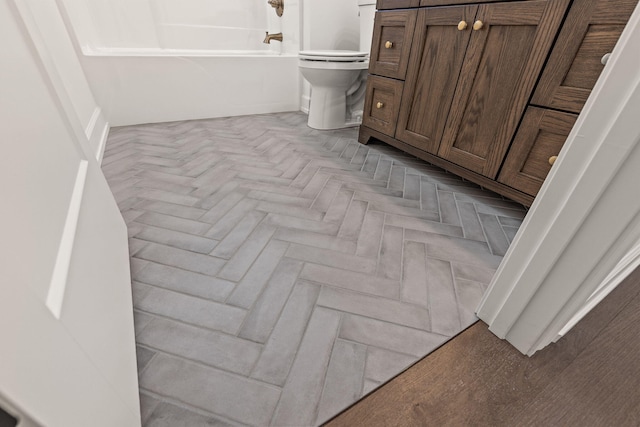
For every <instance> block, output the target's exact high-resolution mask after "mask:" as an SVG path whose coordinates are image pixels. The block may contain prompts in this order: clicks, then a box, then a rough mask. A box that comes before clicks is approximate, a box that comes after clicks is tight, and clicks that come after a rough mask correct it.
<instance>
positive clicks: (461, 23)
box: [458, 21, 467, 31]
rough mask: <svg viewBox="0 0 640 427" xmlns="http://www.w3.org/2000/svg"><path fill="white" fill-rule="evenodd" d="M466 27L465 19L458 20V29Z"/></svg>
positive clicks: (461, 29)
mask: <svg viewBox="0 0 640 427" xmlns="http://www.w3.org/2000/svg"><path fill="white" fill-rule="evenodd" d="M466 29H467V21H460V22H459V23H458V30H459V31H463V30H466Z"/></svg>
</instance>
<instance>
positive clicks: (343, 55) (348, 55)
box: [298, 50, 369, 62]
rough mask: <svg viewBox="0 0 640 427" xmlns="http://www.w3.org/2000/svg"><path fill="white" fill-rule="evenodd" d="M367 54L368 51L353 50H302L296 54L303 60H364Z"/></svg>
mask: <svg viewBox="0 0 640 427" xmlns="http://www.w3.org/2000/svg"><path fill="white" fill-rule="evenodd" d="M368 55H369V53H368V52H358V51H355V50H303V51H300V53H299V55H298V56H299V58H300V59H301V60H303V61H318V62H320V61H324V62H364V61H366V60H367V59H368V58H367V57H368Z"/></svg>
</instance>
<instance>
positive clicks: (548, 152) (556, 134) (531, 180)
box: [498, 107, 578, 196]
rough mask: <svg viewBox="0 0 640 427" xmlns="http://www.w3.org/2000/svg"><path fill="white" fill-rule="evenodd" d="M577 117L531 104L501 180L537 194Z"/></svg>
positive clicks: (528, 192)
mask: <svg viewBox="0 0 640 427" xmlns="http://www.w3.org/2000/svg"><path fill="white" fill-rule="evenodd" d="M577 118H578V116H577V115H576V114H570V113H562V112H560V111H554V110H547V109H544V108H537V107H529V108H528V109H527V112H526V113H525V116H524V119H523V120H522V124H521V125H520V128H519V129H518V133H517V134H516V137H515V139H514V141H513V144H512V145H511V149H510V150H509V153H508V154H507V158H506V160H505V163H504V166H503V167H502V171H501V172H500V176H499V177H498V181H499V182H501V183H503V184H506V185H508V186H510V187H513V188H515V189H517V190H520V191H522V192H523V193H527V194H530V195H532V196H535V195H536V194H537V193H538V191H539V190H540V187H541V186H542V183H543V182H544V180H545V178H546V177H547V175H548V174H549V171H550V170H551V166H552V164H553V163H554V162H555V159H556V158H557V156H558V153H559V152H560V150H561V149H562V146H563V145H564V142H565V140H566V139H567V136H568V135H569V132H571V129H572V128H573V125H574V124H575V122H576V119H577Z"/></svg>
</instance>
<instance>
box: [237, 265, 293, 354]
mask: <svg viewBox="0 0 640 427" xmlns="http://www.w3.org/2000/svg"><path fill="white" fill-rule="evenodd" d="M302 265H303V264H302V262H300V261H296V260H292V259H288V258H283V259H282V261H280V263H279V264H278V266H277V267H276V269H275V270H274V272H273V275H272V276H271V279H270V280H269V282H268V283H267V286H266V287H265V289H264V291H263V292H262V294H261V295H260V297H259V298H258V300H257V301H256V303H255V306H254V307H253V308H252V309H251V311H250V313H249V315H248V316H247V319H246V320H245V322H244V324H243V325H242V329H241V330H240V333H239V336H240V337H242V338H245V339H249V340H252V341H256V342H260V343H264V342H266V341H267V339H268V338H269V334H271V330H272V329H273V327H274V326H275V324H276V323H277V322H278V317H279V316H280V311H281V310H282V307H284V305H285V303H286V302H287V299H288V298H289V294H290V293H291V289H293V285H294V284H295V282H296V280H297V279H298V276H299V275H300V271H301V270H302Z"/></svg>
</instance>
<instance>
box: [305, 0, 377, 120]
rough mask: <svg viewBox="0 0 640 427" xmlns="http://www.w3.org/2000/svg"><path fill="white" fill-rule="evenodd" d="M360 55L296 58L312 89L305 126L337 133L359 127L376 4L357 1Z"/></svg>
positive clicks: (332, 52) (325, 52)
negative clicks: (334, 130) (344, 129)
mask: <svg viewBox="0 0 640 427" xmlns="http://www.w3.org/2000/svg"><path fill="white" fill-rule="evenodd" d="M358 6H359V8H360V51H359V52H358V51H350V50H317V51H313V50H307V51H301V52H300V54H299V61H298V64H299V67H300V72H301V73H302V76H303V77H304V78H305V79H306V80H307V81H308V82H309V84H310V85H311V103H310V106H309V120H308V122H307V123H308V125H309V127H311V128H314V129H321V130H327V129H340V128H345V127H349V126H357V125H359V124H360V123H362V110H363V107H364V94H365V91H366V85H365V83H366V77H367V69H368V68H369V51H370V49H371V37H372V35H373V20H374V16H375V11H376V2H375V0H358Z"/></svg>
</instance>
